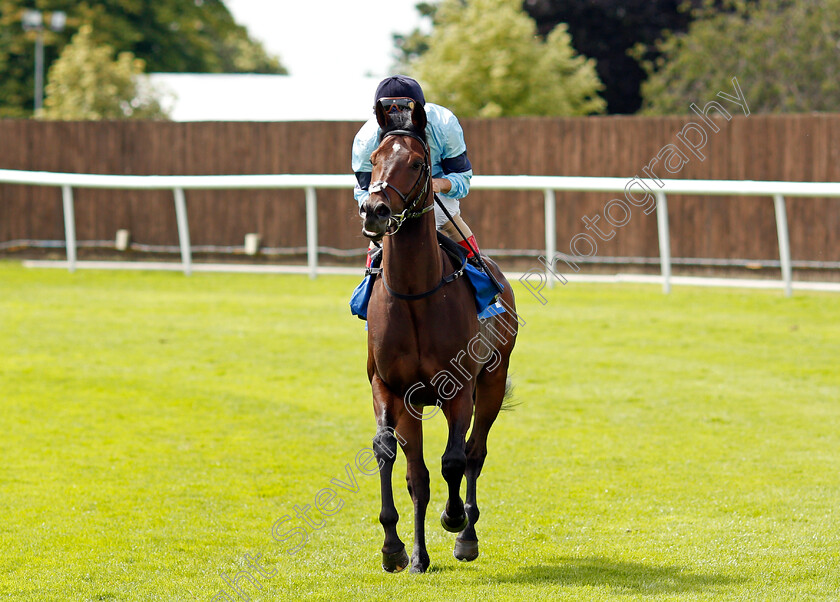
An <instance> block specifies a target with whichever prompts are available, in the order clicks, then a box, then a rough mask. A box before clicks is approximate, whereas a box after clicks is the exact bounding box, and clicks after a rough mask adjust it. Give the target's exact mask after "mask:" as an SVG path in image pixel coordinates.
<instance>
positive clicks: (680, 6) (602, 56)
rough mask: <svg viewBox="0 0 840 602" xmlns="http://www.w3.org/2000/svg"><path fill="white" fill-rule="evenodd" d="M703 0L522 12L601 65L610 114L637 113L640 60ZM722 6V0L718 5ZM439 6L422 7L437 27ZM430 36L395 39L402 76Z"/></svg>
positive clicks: (569, 3) (581, 2) (618, 1)
mask: <svg viewBox="0 0 840 602" xmlns="http://www.w3.org/2000/svg"><path fill="white" fill-rule="evenodd" d="M702 1H703V0H524V2H523V8H524V10H525V12H526V13H528V15H529V16H530V17H531V18H532V19H534V21H535V22H536V24H537V33H538V34H539V35H540V36H541V37H542V38H543V39H545V38H546V37H547V36H548V35H549V34H550V33H551V31H552V30H554V28H555V27H557V26H558V25H559V24H560V23H565V24H567V27H568V32H569V34H570V35H571V36H572V45H573V47H574V48H575V50H576V51H577V52H579V53H580V54H582V55H584V56H588V57H591V58H593V59H595V61H596V69H597V71H598V77H599V78H600V80H601V81H602V82H603V84H604V90H603V92H602V93H601V96H603V98H604V100H606V102H607V112H608V113H635V112H636V111H638V110H639V107H641V105H642V96H641V92H640V86H641V83H642V81H644V79H645V78H646V74H645V71H644V69H643V68H642V66H641V65H640V63H639V60H640V59H645V60H653V59H655V58H656V57H657V56H658V51H657V50H656V48H655V47H654V46H653V45H654V43H655V42H656V40H658V39H659V38H660V37H661V36H662V34H663V31H674V32H680V31H685V30H686V29H688V24H689V23H690V22H691V17H692V13H691V11H690V10H689V9H690V7H691V6H696V7H699V6H700V5H701V4H702ZM719 2H720V0H718V3H719ZM436 8H437V5H436V4H433V3H430V2H421V3H419V4H418V5H417V10H418V12H419V13H420V15H421V16H422V17H425V18H428V19H430V20H431V22H432V25H433V26H435V25H437V23H436V21H435V13H436ZM429 37H430V36H429V34H427V33H425V32H424V31H423V29H419V28H418V29H415V30H414V31H412V32H410V33H407V34H396V35H394V43H395V46H396V48H397V53H396V58H397V61H398V70H401V68H404V67H405V66H406V65H408V64H409V63H410V62H411V61H413V60H415V59H416V58H417V57H418V56H420V55H422V54H423V53H424V52H426V50H428V41H429ZM637 44H643V45H645V48H646V50H645V51H644V53H643V56H642V57H640V59H637V57H636V56H635V55H631V54H630V53H629V51H630V50H631V49H632V48H634V47H635V46H636V45H637Z"/></svg>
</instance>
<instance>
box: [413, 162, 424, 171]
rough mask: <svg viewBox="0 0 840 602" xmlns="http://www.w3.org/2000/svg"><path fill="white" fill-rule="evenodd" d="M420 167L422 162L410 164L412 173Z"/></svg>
mask: <svg viewBox="0 0 840 602" xmlns="http://www.w3.org/2000/svg"><path fill="white" fill-rule="evenodd" d="M421 167H423V162H422V161H415V162H414V163H412V164H411V169H413V170H414V171H417V170H419V169H420V168H421Z"/></svg>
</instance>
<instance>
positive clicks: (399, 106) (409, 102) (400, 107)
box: [379, 98, 416, 114]
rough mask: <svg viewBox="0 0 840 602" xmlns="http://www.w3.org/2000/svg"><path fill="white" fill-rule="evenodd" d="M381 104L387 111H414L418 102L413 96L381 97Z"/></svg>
mask: <svg viewBox="0 0 840 602" xmlns="http://www.w3.org/2000/svg"><path fill="white" fill-rule="evenodd" d="M379 104H380V105H381V106H382V108H383V109H385V112H386V113H388V114H390V113H399V112H400V111H413V110H414V105H415V104H416V103H415V102H414V100H413V99H411V98H380V99H379Z"/></svg>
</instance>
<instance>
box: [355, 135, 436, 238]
mask: <svg viewBox="0 0 840 602" xmlns="http://www.w3.org/2000/svg"><path fill="white" fill-rule="evenodd" d="M388 136H408V137H409V138H414V139H415V140H419V141H420V142H421V143H422V144H423V168H422V169H421V171H420V175H419V176H417V181H416V182H414V186H412V187H411V190H409V191H408V194H403V193H402V192H400V191H399V190H398V189H397V188H394V187H393V186H392V185H391V184H389V183H388V181H387V180H377V181H376V182H371V183H370V186H369V187H368V191H369V192H372V193H373V192H381V193H382V194H384V195H385V198H386V199H388V204H389V205H390V204H392V202H391V197H389V196H388V189H389V188H390V189H391V190H393V191H394V192H396V193H397V195H398V196H399V197H400V199H402V202H403V207H404V209H403V210H402V211H401V212H399V213H397V214H396V215H392V216H391V217H390V219H389V221H388V231H386V232H385V236H392V235H394V234H396V233H397V231H398V230H399V229H400V227H401V226H402V225H403V222H404V221H405V220H407V219H411V218H414V217H420V216H421V215H423V214H424V213H428V212H429V211H432V210H433V209H434V208H435V206H434V203H432V204H430V205H429V206H428V207H424V208H422V209H420V210H419V211H415V207H416V206H417V203H419V202H420V201H422V200H423V199H425V198H426V194H427V193H428V191H429V182H430V181H431V179H432V178H431V156H430V154H429V145H428V143H427V142H426V141H425V140H423V138H421V137H420V136H418V135H417V134H415V133H414V132H411V131H409V130H392V131H390V132H386V133H385V134H383V135H382V138H383V140H384V139H385V138H387V137H388ZM421 184H422V186H423V187H422V188H421V189H420V191H419V192H417V195H416V196H413V195H414V191H415V190H417V188H418V187H419V186H420V185H421Z"/></svg>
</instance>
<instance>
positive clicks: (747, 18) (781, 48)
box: [642, 0, 840, 114]
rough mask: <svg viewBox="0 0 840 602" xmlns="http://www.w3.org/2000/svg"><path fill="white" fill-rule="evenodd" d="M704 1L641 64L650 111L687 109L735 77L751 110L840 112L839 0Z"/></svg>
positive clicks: (646, 101) (651, 112)
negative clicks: (721, 4) (721, 7)
mask: <svg viewBox="0 0 840 602" xmlns="http://www.w3.org/2000/svg"><path fill="white" fill-rule="evenodd" d="M727 8H728V11H725V12H720V11H716V10H713V8H712V6H711V5H709V4H707V5H706V6H705V7H704V8H703V9H700V10H698V11H697V15H696V19H695V20H694V21H693V23H692V24H691V26H690V27H689V29H688V31H687V32H686V33H682V34H669V35H666V36H665V38H664V39H663V40H662V41H661V42H660V43H659V44H658V45H657V48H658V50H659V51H660V52H661V53H662V56H661V57H660V58H658V59H656V60H655V61H648V62H646V63H645V69H646V70H647V72H648V73H649V79H648V81H647V82H646V83H645V84H644V85H643V87H642V91H643V95H644V110H645V112H646V113H648V114H667V113H685V112H687V110H688V106H689V104H690V103H691V102H697V101H699V100H703V99H707V98H712V97H714V95H715V94H716V93H717V92H718V91H719V90H728V89H730V88H731V84H730V83H729V82H730V80H731V79H732V77H737V78H738V82H739V83H740V85H741V89H742V90H743V92H744V95H745V96H746V99H747V101H748V102H749V106H750V110H751V111H753V112H755V113H791V112H807V111H840V52H838V46H837V40H838V39H840V0H820V1H819V2H791V1H789V0H759V1H758V2H755V3H748V2H744V1H742V0H733V1H731V2H729V3H727Z"/></svg>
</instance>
